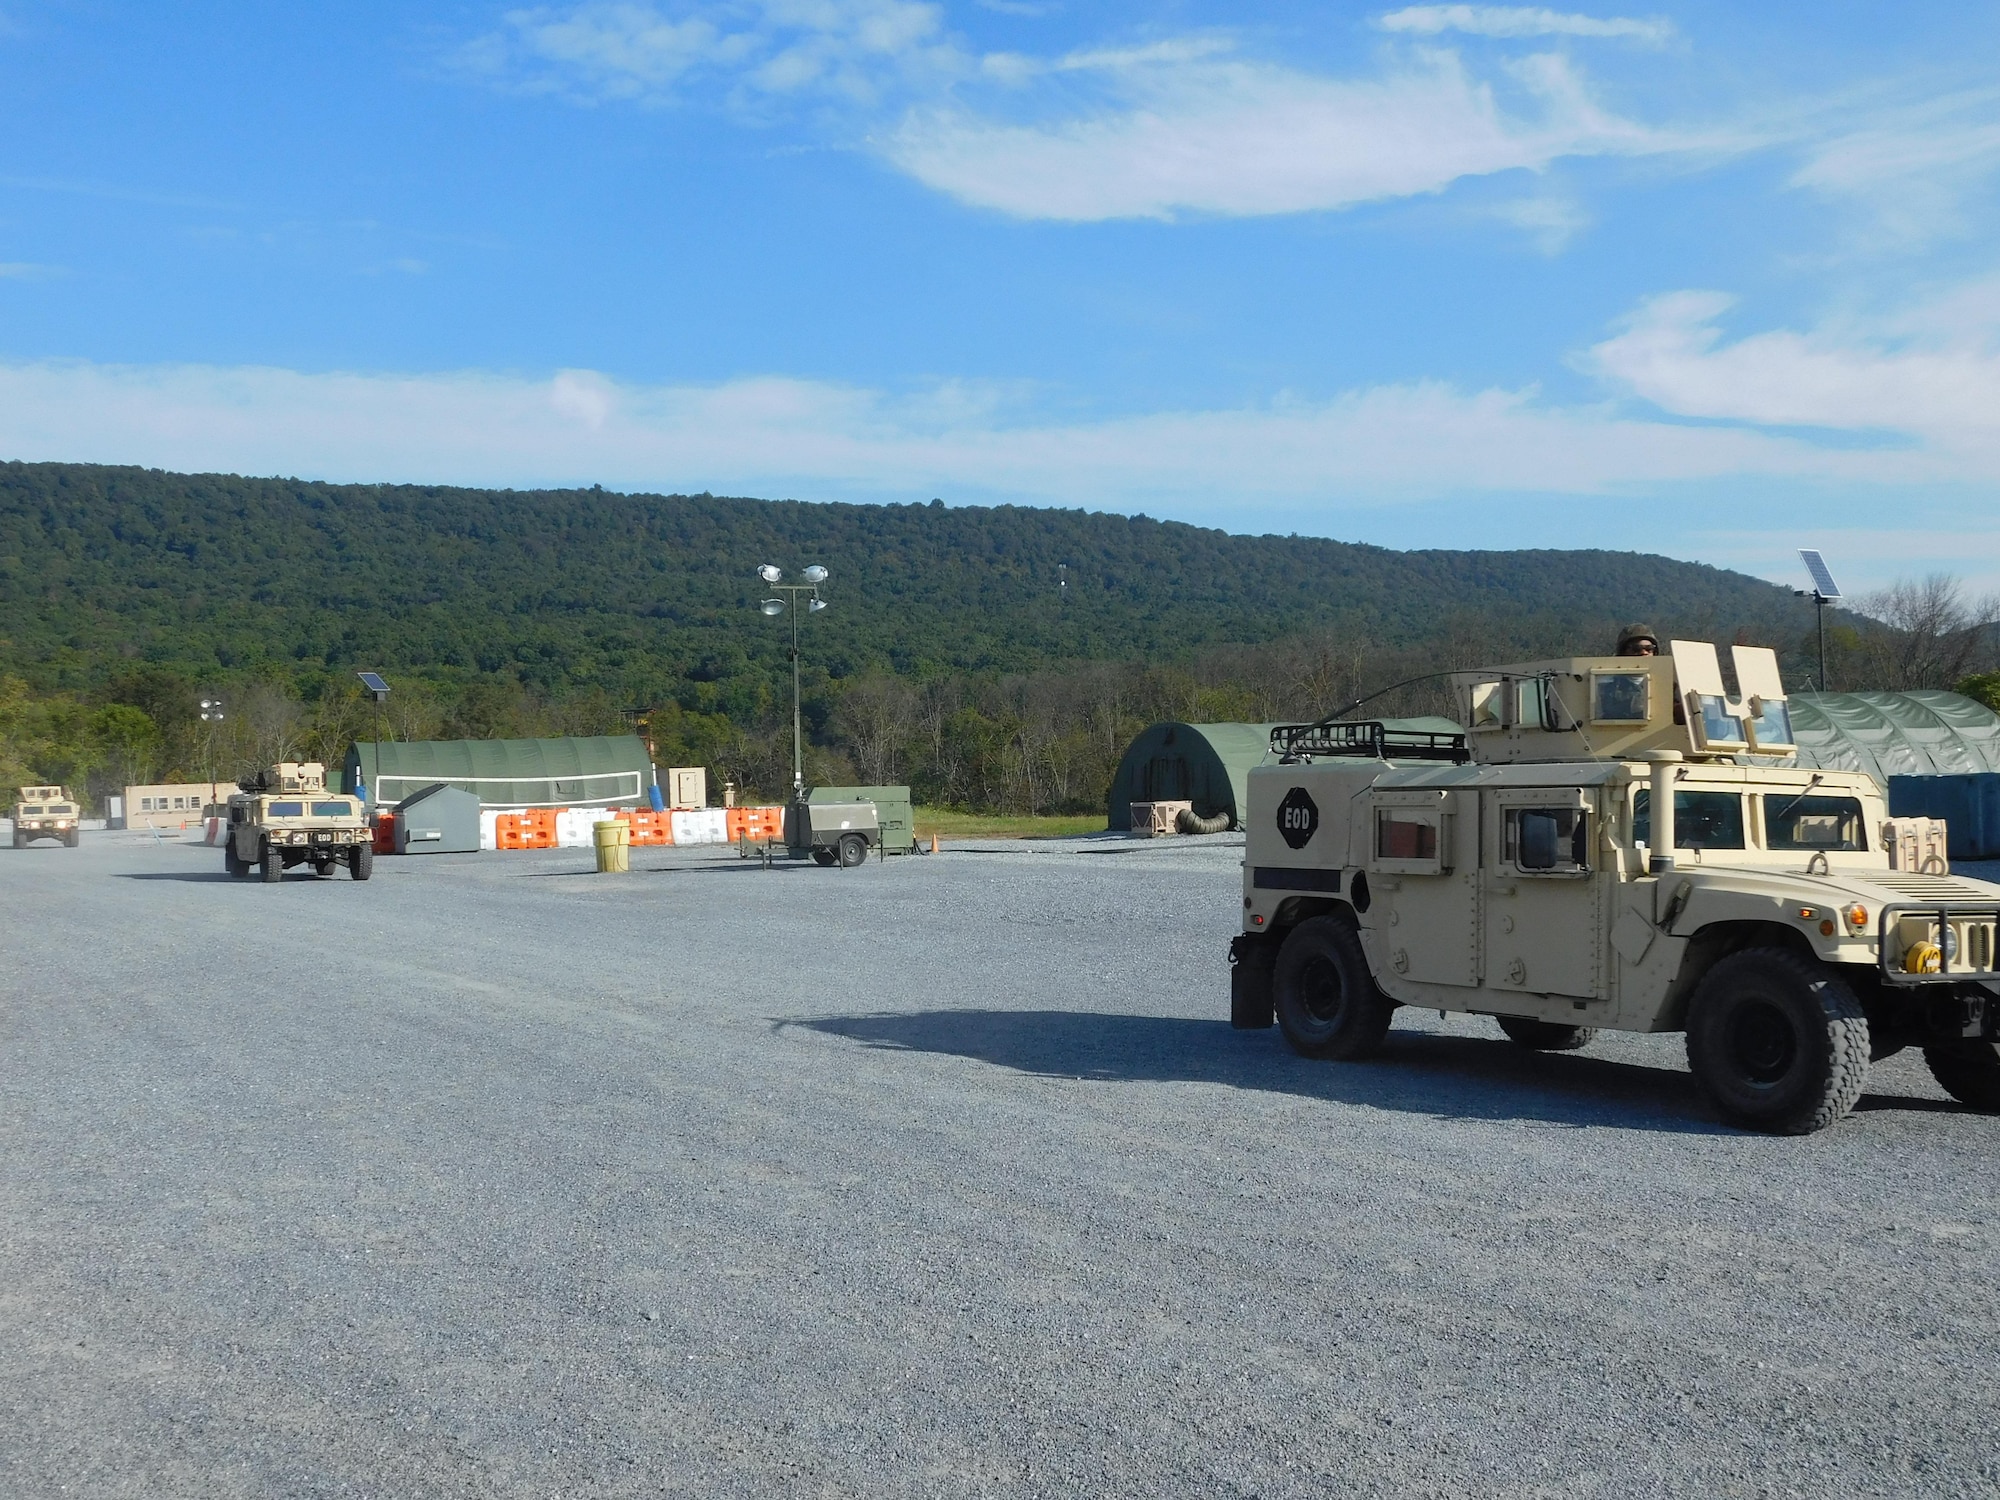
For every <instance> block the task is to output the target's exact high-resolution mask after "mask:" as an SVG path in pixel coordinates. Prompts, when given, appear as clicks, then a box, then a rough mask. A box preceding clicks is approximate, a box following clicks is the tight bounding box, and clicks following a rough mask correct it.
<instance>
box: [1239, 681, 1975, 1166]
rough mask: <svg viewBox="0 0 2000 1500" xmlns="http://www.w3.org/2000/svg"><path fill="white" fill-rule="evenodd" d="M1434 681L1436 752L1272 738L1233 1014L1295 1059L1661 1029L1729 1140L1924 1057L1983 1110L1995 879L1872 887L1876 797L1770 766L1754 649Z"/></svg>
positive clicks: (1835, 1110) (1421, 743) (1247, 879)
mask: <svg viewBox="0 0 2000 1500" xmlns="http://www.w3.org/2000/svg"><path fill="white" fill-rule="evenodd" d="M1733 650H1734V666H1735V672H1736V678H1737V687H1738V692H1737V693H1736V694H1735V695H1731V694H1730V693H1728V692H1727V690H1726V688H1725V683H1724V679H1723V675H1722V670H1721V663H1720V659H1719V657H1718V656H1717V653H1716V650H1715V648H1714V647H1713V646H1711V645H1709V644H1707V643H1705V642H1689V641H1675V642H1673V643H1672V649H1671V653H1670V654H1669V655H1667V656H1661V657H1579V658H1572V659H1567V660H1559V661H1544V662H1530V663H1526V664H1522V665H1515V666H1505V667H1496V668H1492V669H1490V670H1484V671H1476V672H1464V673H1458V674H1454V677H1453V686H1454V690H1455V692H1456V694H1457V699H1458V709H1459V722H1460V723H1461V724H1462V725H1463V731H1462V732H1461V733H1458V734H1426V733H1412V732H1407V731H1398V730H1393V729H1389V728H1386V727H1385V726H1383V725H1382V724H1380V723H1352V722H1347V723H1341V722H1322V723H1317V724H1300V725H1281V726H1279V727H1278V728H1276V729H1274V730H1273V731H1272V734H1271V750H1272V756H1271V758H1270V760H1269V761H1268V762H1267V763H1266V764H1264V765H1262V766H1259V767H1257V768H1256V769H1254V770H1252V771H1251V772H1250V774H1249V798H1248V802H1249V813H1248V816H1247V818H1246V819H1245V822H1246V825H1247V830H1248V839H1247V848H1246V851H1245V855H1246V857H1245V859H1244V870H1243V932H1242V934H1241V936H1239V937H1238V938H1236V939H1235V941H1234V942H1233V943H1232V945H1231V950H1230V962H1231V965H1232V967H1233V973H1232V1020H1233V1022H1234V1023H1235V1024H1236V1025H1238V1026H1246V1027H1248V1026H1269V1025H1270V1024H1272V1021H1273V1020H1274V1019H1275V1020H1276V1022H1277V1023H1278V1024H1279V1025H1280V1026H1281V1027H1282V1028H1283V1029H1284V1033H1285V1037H1286V1040H1287V1041H1288V1042H1290V1044H1291V1045H1292V1047H1293V1048H1294V1049H1295V1050H1297V1051H1299V1052H1301V1053H1305V1054H1307V1055H1310V1056H1316V1057H1334V1058H1358V1057H1363V1056H1366V1055H1368V1054H1369V1053H1371V1052H1373V1051H1374V1050H1376V1049H1377V1048H1378V1047H1379V1046H1380V1045H1381V1044H1382V1041H1383V1038H1384V1035H1385V1034H1386V1032H1387V1031H1388V1029H1389V1023H1390V1017H1391V1013H1392V1012H1393V1011H1394V1010H1395V1008H1396V1007H1397V1006H1399V1005H1411V1006H1421V1007H1428V1008H1432V1009H1437V1010H1444V1011H1460V1012H1470V1013H1474V1014H1482V1015H1487V1016H1491V1017H1492V1018H1493V1019H1494V1020H1495V1021H1496V1022H1497V1024H1498V1025H1499V1027H1500V1029H1501V1030H1502V1031H1503V1032H1505V1033H1506V1035H1507V1036H1509V1037H1511V1038H1512V1039H1513V1040H1514V1041H1516V1042H1518V1043H1520V1044H1521V1045H1523V1046H1526V1047H1532V1048H1537V1049H1543V1050H1554V1051H1561V1050H1568V1049H1571V1048H1576V1047H1580V1046H1583V1045H1585V1044H1587V1043H1588V1041H1589V1040H1590V1039H1591V1037H1592V1036H1593V1035H1594V1034H1595V1032H1596V1030H1597V1029H1598V1028H1600V1027H1608V1028H1613V1029H1617V1030H1626V1031H1646V1032H1657V1031H1684V1032H1686V1034H1687V1055H1688V1063H1689V1066H1690V1068H1691V1070H1692V1072H1693V1074H1694V1079H1695V1083H1696V1085H1697V1087H1698V1088H1699V1089H1700V1091H1701V1092H1702V1093H1703V1094H1704V1095H1705V1096H1706V1097H1707V1099H1708V1100H1709V1101H1710V1102H1711V1104H1712V1105H1713V1106H1714V1107H1715V1109H1716V1110H1717V1111H1718V1112H1719V1113H1720V1114H1721V1115H1722V1116H1723V1117H1724V1118H1726V1119H1728V1120H1730V1121H1732V1122H1734V1123H1736V1124H1740V1125H1744V1126H1748V1127H1751V1128H1756V1129H1763V1130H1770V1131H1778V1132H1785V1133H1803V1132H1806V1131H1811V1130H1816V1129H1819V1128H1821V1127H1823V1126H1826V1125H1830V1124H1832V1123H1833V1122H1834V1121H1836V1120H1838V1119H1840V1118H1841V1117H1842V1116H1843V1115H1845V1114H1846V1113H1847V1112H1848V1110H1849V1109H1851V1108H1852V1107H1853V1105H1854V1103H1855V1101H1856V1100H1857V1099H1858V1098H1859V1097H1860V1094H1861V1090H1862V1086H1863V1083H1864V1080H1865V1079H1866V1076H1867V1071H1868V1066H1869V1063H1870V1061H1871V1060H1873V1059H1878V1058H1882V1057H1885V1056H1887V1055H1889V1054H1890V1053H1892V1052H1895V1051H1897V1050H1899V1049H1901V1048H1903V1047H1906V1046H1921V1047H1922V1048H1923V1049H1924V1056H1925V1059H1926V1061H1927V1062H1928V1064H1929V1066H1930V1069H1931V1072H1932V1074H1933V1076H1935V1077H1936V1079H1937V1081H1938V1082H1939V1083H1940V1084H1941V1085H1942V1086H1943V1087H1944V1088H1945V1090H1946V1091H1947V1092H1949V1093H1950V1094H1951V1095H1952V1096H1953V1097H1955V1098H1957V1099H1959V1100H1960V1101H1962V1102H1964V1103H1966V1104H1968V1105H1971V1106H1972V1107H1974V1108H1976V1109H1981V1110H1986V1111H2000V968H1996V964H2000V958H1996V954H1995V932H1996V926H2000V886H1995V885H1990V884H1987V883H1985V882H1982V881H1975V880H1966V879H1962V878H1958V877H1955V876H1951V875H1949V874H1935V873H1924V872H1921V871H1915V870H1901V869H1894V868H1891V863H1890V854H1889V851H1888V843H1889V841H1888V839H1887V837H1886V830H1885V825H1886V824H1887V822H1888V810H1887V808H1886V807H1885V806H1884V803H1883V797H1882V790H1881V788H1880V786H1879V785H1878V784H1877V783H1876V782H1875V781H1874V779H1873V778H1872V777H1869V776H1867V775H1865V774H1863V773H1861V772H1858V771H1832V770H1816V771H1808V770H1805V769H1802V768H1800V767H1798V766H1797V765H1796V763H1795V760H1796V754H1797V747H1796V745H1795V744H1794V743H1793V740H1792V730H1791V719H1790V713H1789V710H1788V708H1787V704H1786V696H1785V691H1784V688H1783V686H1782V683H1781V681H1780V678H1779V674H1778V665H1777V658H1776V656H1775V655H1774V654H1773V653H1772V652H1770V651H1768V650H1764V649H1758V648H1750V647H1744V646H1737V647H1735V648H1733Z"/></svg>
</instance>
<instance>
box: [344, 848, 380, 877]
mask: <svg viewBox="0 0 2000 1500" xmlns="http://www.w3.org/2000/svg"><path fill="white" fill-rule="evenodd" d="M347 873H348V874H350V875H352V876H353V877H354V878H355V879H356V880H366V879H367V878H368V877H369V876H370V875H373V874H374V873H375V846H374V845H373V844H355V845H353V846H352V847H351V848H350V849H349V850H348V851H347Z"/></svg>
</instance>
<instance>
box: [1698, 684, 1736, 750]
mask: <svg viewBox="0 0 2000 1500" xmlns="http://www.w3.org/2000/svg"><path fill="white" fill-rule="evenodd" d="M1701 740H1702V743H1703V744H1704V745H1740V744H1743V743H1745V736H1744V733H1743V721H1742V720H1741V719H1739V718H1738V717H1737V716H1736V715H1735V714H1733V713H1731V712H1730V711H1729V700H1728V699H1727V698H1717V697H1713V696H1711V695H1710V694H1707V693H1703V694H1702V695H1701Z"/></svg>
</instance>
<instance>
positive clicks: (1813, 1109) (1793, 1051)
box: [1687, 948, 1869, 1135]
mask: <svg viewBox="0 0 2000 1500" xmlns="http://www.w3.org/2000/svg"><path fill="white" fill-rule="evenodd" d="M1868 1052H1869V1041H1868V1018H1867V1017H1866V1016H1865V1015H1864V1014H1862V1010H1861V1002H1860V1001H1858V1000H1856V999H1855V998H1854V992H1853V991H1852V990H1851V989H1849V988H1848V987H1847V985H1846V983H1845V982H1844V981H1842V980H1841V979H1839V978H1836V977H1835V976H1834V975H1833V974H1832V973H1830V972H1829V971H1828V970H1827V969H1825V968H1823V967H1822V966H1821V965H1819V964H1817V963H1815V962H1813V960H1811V959H1809V958H1804V957H1801V956H1800V955H1798V954H1795V953H1789V952H1786V951H1785V950H1784V949H1782V948H1746V949H1744V950H1743V951H1742V952H1740V953H1732V954H1730V955H1729V956H1728V957H1727V958H1724V959H1722V960H1721V961H1720V962H1718V963H1717V964H1716V965H1715V967H1714V968H1712V969H1710V970H1709V971H1708V973H1707V974H1706V975H1705V976H1704V977H1703V979H1702V981H1701V984H1700V985H1699V986H1698V987H1697V988H1696V990H1695V992H1694V999H1693V1001H1692V1002H1691V1003H1690V1004H1689V1006H1688V1026H1687V1055H1688V1066H1689V1068H1690V1069H1691V1070H1692V1071H1693V1073H1694V1081H1695V1086H1696V1087H1697V1088H1699V1089H1700V1090H1701V1092H1702V1095H1703V1097H1705V1098H1706V1099H1707V1100H1708V1102H1709V1103H1710V1104H1711V1105H1713V1106H1714V1107H1715V1109H1716V1111H1717V1113H1719V1114H1720V1115H1721V1116H1722V1117H1723V1118H1724V1119H1725V1120H1727V1121H1729V1122H1730V1123H1731V1124H1732V1125H1741V1126H1743V1127H1744V1128H1745V1129H1749V1130H1764V1131H1769V1132H1771V1133H1773V1134H1776V1135H1806V1134H1809V1133H1810V1132H1812V1131H1815V1130H1823V1129H1825V1128H1826V1127H1827V1126H1829V1125H1831V1124H1833V1123H1834V1122H1835V1121H1837V1120H1839V1119H1840V1118H1841V1117H1842V1116H1843V1115H1845V1114H1846V1113H1847V1112H1848V1111H1849V1110H1850V1109H1852V1108H1854V1102H1855V1101H1856V1100H1857V1099H1859V1098H1860V1097H1861V1090H1862V1087H1863V1086H1864V1085H1865V1084H1866V1083H1867V1081H1868Z"/></svg>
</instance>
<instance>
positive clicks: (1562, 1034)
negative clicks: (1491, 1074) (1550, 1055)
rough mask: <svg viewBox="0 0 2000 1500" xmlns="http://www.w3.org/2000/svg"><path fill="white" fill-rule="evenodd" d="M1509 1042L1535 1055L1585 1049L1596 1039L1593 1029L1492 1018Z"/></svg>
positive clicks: (1551, 1022)
mask: <svg viewBox="0 0 2000 1500" xmlns="http://www.w3.org/2000/svg"><path fill="white" fill-rule="evenodd" d="M1493 1019H1494V1020H1496V1021H1498V1022H1499V1023H1500V1029H1501V1030H1502V1031H1504V1032H1506V1033H1507V1038H1508V1040H1509V1041H1513V1042H1518V1043H1519V1044H1520V1045H1521V1046H1523V1047H1528V1048H1532V1049H1533V1050H1534V1051H1536V1052H1574V1051H1576V1049H1577V1048H1579V1047H1588V1046H1589V1045H1590V1044H1591V1042H1592V1040H1593V1039H1595V1037H1596V1036H1597V1028H1596V1027H1595V1026H1565V1025H1563V1023H1562V1022H1560V1021H1537V1020H1534V1019H1533V1018H1531V1017H1528V1016H1495V1017H1494V1018H1493Z"/></svg>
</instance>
